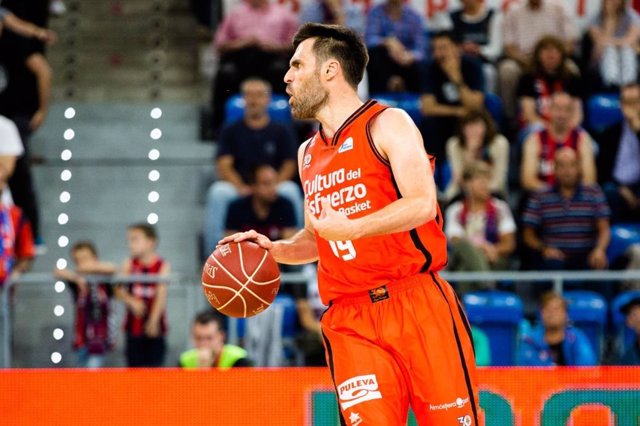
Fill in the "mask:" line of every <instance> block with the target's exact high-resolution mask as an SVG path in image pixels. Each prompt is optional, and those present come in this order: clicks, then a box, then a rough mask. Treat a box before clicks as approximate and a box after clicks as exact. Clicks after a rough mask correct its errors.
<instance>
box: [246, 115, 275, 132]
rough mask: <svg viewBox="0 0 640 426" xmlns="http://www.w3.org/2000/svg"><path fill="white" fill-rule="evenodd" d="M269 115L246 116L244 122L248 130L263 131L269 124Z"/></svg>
mask: <svg viewBox="0 0 640 426" xmlns="http://www.w3.org/2000/svg"><path fill="white" fill-rule="evenodd" d="M269 120H270V118H269V115H268V114H264V115H256V116H246V117H245V118H244V122H245V124H246V125H247V127H249V128H250V129H263V128H265V127H266V126H267V124H269Z"/></svg>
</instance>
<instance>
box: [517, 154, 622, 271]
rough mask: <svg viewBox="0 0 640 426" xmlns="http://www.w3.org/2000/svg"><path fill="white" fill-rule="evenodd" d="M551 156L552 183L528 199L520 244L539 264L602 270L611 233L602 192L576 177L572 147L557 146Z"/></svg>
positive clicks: (553, 268) (560, 267)
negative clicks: (552, 163) (521, 243)
mask: <svg viewBox="0 0 640 426" xmlns="http://www.w3.org/2000/svg"><path fill="white" fill-rule="evenodd" d="M554 161H555V177H556V184H555V185H553V186H552V187H549V188H546V189H543V190H541V191H539V192H536V193H534V194H533V195H531V198H530V199H529V201H528V204H527V207H526V210H525V212H524V217H523V223H524V225H523V226H524V230H523V238H524V243H525V244H526V246H527V247H528V248H529V249H531V250H533V251H535V253H536V255H535V257H536V260H537V263H538V265H539V266H538V268H539V269H544V270H586V269H604V268H606V267H607V255H606V250H607V247H608V245H609V240H610V237H611V233H610V229H609V214H610V212H609V206H608V205H607V201H606V199H605V197H604V194H603V193H602V191H601V190H600V187H598V186H597V185H585V184H584V183H581V182H580V166H579V162H578V155H577V153H576V151H575V150H573V149H571V148H567V147H564V148H560V149H559V150H558V151H557V152H556V153H555V155H554Z"/></svg>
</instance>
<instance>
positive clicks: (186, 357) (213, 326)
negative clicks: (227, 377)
mask: <svg viewBox="0 0 640 426" xmlns="http://www.w3.org/2000/svg"><path fill="white" fill-rule="evenodd" d="M191 339H192V341H193V344H194V346H195V348H193V349H190V350H188V351H185V352H183V353H182V354H181V355H180V367H182V368H189V369H192V368H219V369H228V368H231V367H251V366H252V363H251V361H250V360H249V359H248V358H247V351H245V350H244V349H242V348H241V347H240V346H235V345H229V344H225V339H226V331H225V328H224V318H222V316H221V315H220V314H218V313H217V312H215V311H213V310H207V311H203V312H200V313H199V314H198V315H196V317H195V319H194V320H193V326H192V327H191Z"/></svg>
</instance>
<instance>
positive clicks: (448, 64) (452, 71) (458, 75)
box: [440, 56, 464, 84]
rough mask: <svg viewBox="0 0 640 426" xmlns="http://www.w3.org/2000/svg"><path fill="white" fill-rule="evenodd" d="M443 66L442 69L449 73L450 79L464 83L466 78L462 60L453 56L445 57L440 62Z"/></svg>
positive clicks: (457, 82)
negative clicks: (463, 75) (463, 73)
mask: <svg viewBox="0 0 640 426" xmlns="http://www.w3.org/2000/svg"><path fill="white" fill-rule="evenodd" d="M440 66H441V67H442V71H444V73H445V74H447V77H449V80H451V82H452V83H454V84H463V83H464V78H463V77H462V70H461V69H460V60H459V59H458V58H457V57H455V56H452V57H450V58H447V59H445V60H444V61H442V62H441V63H440Z"/></svg>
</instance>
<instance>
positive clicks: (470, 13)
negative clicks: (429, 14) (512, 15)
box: [442, 0, 502, 93]
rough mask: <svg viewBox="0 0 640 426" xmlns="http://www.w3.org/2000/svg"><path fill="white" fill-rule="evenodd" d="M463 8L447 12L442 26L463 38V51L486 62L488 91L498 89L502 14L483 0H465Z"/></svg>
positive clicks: (484, 63)
mask: <svg viewBox="0 0 640 426" xmlns="http://www.w3.org/2000/svg"><path fill="white" fill-rule="evenodd" d="M461 3H462V8H461V9H458V10H455V11H452V12H450V13H449V14H448V15H447V18H446V20H445V22H444V23H443V25H442V29H449V30H452V31H453V32H454V33H455V34H457V35H458V37H460V39H461V41H462V52H463V53H464V54H466V55H469V56H472V57H476V58H478V59H480V60H481V61H482V63H483V69H484V74H485V78H486V82H487V86H486V90H487V92H491V93H495V91H496V79H497V75H496V69H495V65H494V64H495V63H496V61H497V60H498V58H499V57H500V56H501V55H502V13H501V12H500V10H495V9H492V8H490V7H488V6H487V4H486V2H484V1H482V0H462V1H461Z"/></svg>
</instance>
